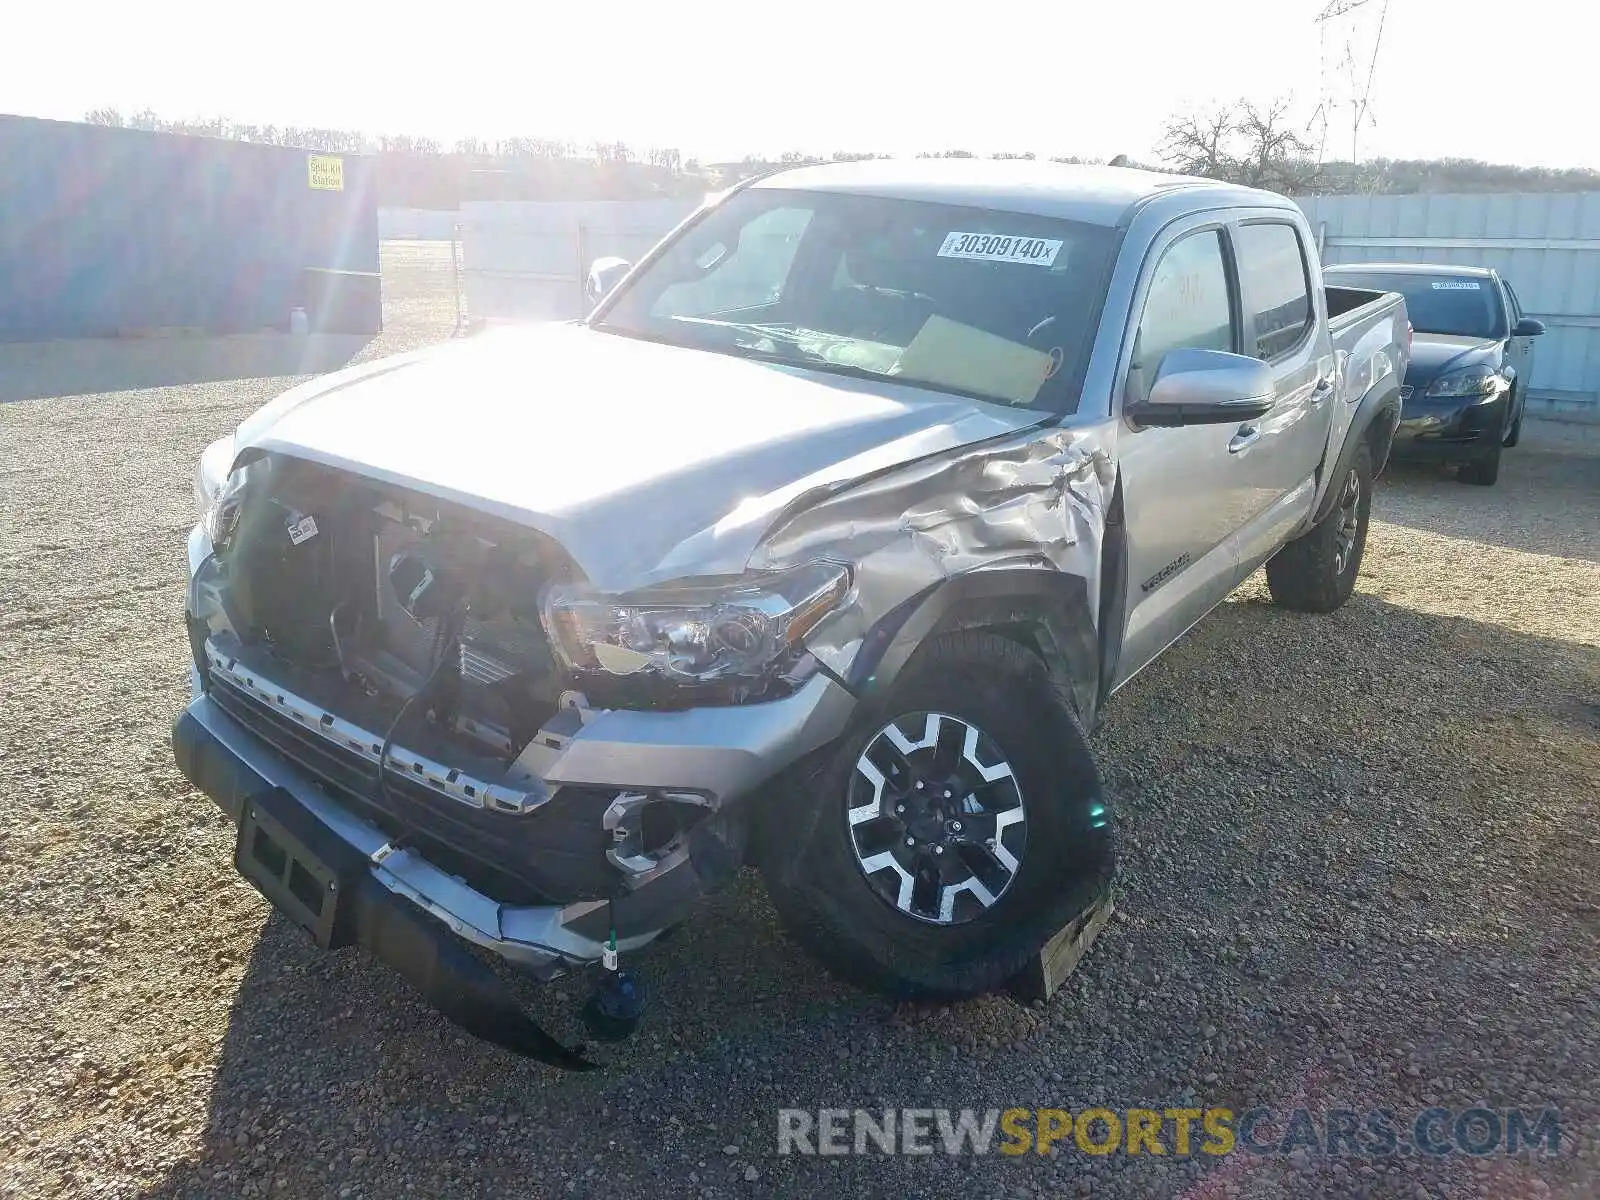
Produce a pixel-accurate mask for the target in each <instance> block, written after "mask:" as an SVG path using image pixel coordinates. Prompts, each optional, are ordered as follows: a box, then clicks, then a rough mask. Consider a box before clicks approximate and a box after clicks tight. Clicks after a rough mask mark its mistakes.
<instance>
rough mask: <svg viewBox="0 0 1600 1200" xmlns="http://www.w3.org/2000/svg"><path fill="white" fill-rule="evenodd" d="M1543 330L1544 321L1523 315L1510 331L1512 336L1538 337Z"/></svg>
mask: <svg viewBox="0 0 1600 1200" xmlns="http://www.w3.org/2000/svg"><path fill="white" fill-rule="evenodd" d="M1543 332H1544V322H1543V321H1535V320H1534V319H1533V318H1532V317H1523V318H1522V320H1520V321H1518V322H1517V325H1516V328H1515V329H1513V330H1512V331H1511V336H1512V337H1538V336H1539V335H1540V334H1541V333H1543Z"/></svg>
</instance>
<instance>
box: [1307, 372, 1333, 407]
mask: <svg viewBox="0 0 1600 1200" xmlns="http://www.w3.org/2000/svg"><path fill="white" fill-rule="evenodd" d="M1331 395H1333V377H1332V376H1331V375H1324V376H1323V377H1322V378H1320V379H1318V380H1317V386H1316V387H1314V388H1312V389H1311V403H1313V404H1321V403H1322V402H1323V401H1324V400H1326V399H1327V398H1328V397H1329V396H1331Z"/></svg>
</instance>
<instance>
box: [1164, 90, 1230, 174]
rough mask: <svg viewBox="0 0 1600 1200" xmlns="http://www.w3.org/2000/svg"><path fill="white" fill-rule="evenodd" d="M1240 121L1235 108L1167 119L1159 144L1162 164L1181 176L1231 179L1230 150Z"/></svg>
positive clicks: (1223, 107)
mask: <svg viewBox="0 0 1600 1200" xmlns="http://www.w3.org/2000/svg"><path fill="white" fill-rule="evenodd" d="M1238 120H1239V119H1238V114H1237V112H1236V110H1235V107H1234V106H1225V105H1217V106H1215V107H1212V108H1207V109H1198V110H1192V111H1190V112H1186V113H1181V114H1179V115H1177V116H1174V117H1169V118H1167V122H1166V124H1165V125H1163V126H1162V128H1161V140H1160V142H1159V143H1158V144H1157V151H1158V152H1159V154H1160V155H1161V161H1162V163H1163V164H1164V165H1165V166H1167V167H1169V168H1171V169H1172V170H1174V171H1177V172H1178V173H1179V174H1182V175H1204V176H1206V177H1207V178H1209V179H1228V178H1231V177H1232V174H1233V170H1234V161H1233V159H1232V157H1231V156H1230V155H1229V147H1230V145H1231V143H1232V141H1233V137H1234V133H1235V129H1236V126H1237V125H1238Z"/></svg>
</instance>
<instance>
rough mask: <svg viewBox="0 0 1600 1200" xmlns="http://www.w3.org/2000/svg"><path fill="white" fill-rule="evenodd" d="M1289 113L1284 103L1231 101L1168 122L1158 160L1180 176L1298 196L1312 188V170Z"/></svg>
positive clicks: (1314, 168) (1308, 149)
mask: <svg viewBox="0 0 1600 1200" xmlns="http://www.w3.org/2000/svg"><path fill="white" fill-rule="evenodd" d="M1291 111H1292V106H1291V104H1290V102H1289V101H1288V100H1287V99H1284V98H1280V99H1275V100H1272V101H1270V102H1268V103H1266V104H1258V103H1256V102H1255V101H1252V100H1237V101H1235V102H1234V103H1232V104H1224V105H1215V106H1213V107H1211V108H1206V109H1199V110H1194V111H1190V112H1187V113H1182V114H1179V115H1177V116H1174V117H1171V118H1169V119H1168V121H1167V123H1166V125H1165V126H1164V127H1163V129H1162V137H1161V142H1160V153H1161V161H1162V163H1163V165H1165V166H1166V167H1168V168H1169V169H1170V170H1174V171H1178V172H1180V173H1182V174H1184V175H1203V176H1205V177H1207V178H1210V179H1225V180H1228V181H1229V182H1231V183H1243V184H1247V185H1249V186H1250V187H1263V188H1271V189H1273V190H1275V191H1281V192H1292V191H1303V190H1305V189H1306V188H1308V187H1311V186H1313V185H1314V184H1315V182H1316V179H1317V175H1318V171H1317V165H1316V162H1315V161H1314V159H1313V157H1312V146H1311V144H1310V143H1309V142H1307V141H1306V140H1305V139H1304V138H1303V137H1301V136H1300V133H1299V131H1298V130H1297V129H1296V128H1295V126H1294V124H1293V121H1292V120H1291V115H1290V114H1291Z"/></svg>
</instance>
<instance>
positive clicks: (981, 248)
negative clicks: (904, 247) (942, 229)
mask: <svg viewBox="0 0 1600 1200" xmlns="http://www.w3.org/2000/svg"><path fill="white" fill-rule="evenodd" d="M1060 252H1061V242H1060V239H1057V238H1033V237H1015V236H1013V235H1011V234H1005V233H963V232H961V231H959V230H957V231H955V232H953V233H948V234H946V235H945V239H944V243H943V244H942V245H941V246H940V247H939V257H940V258H974V259H978V260H980V261H983V262H1009V263H1025V264H1027V265H1028V266H1033V267H1048V266H1050V264H1052V263H1053V262H1055V261H1056V255H1057V254H1059V253H1060Z"/></svg>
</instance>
